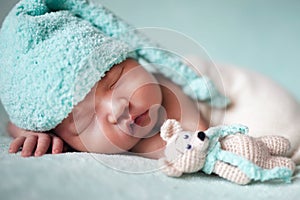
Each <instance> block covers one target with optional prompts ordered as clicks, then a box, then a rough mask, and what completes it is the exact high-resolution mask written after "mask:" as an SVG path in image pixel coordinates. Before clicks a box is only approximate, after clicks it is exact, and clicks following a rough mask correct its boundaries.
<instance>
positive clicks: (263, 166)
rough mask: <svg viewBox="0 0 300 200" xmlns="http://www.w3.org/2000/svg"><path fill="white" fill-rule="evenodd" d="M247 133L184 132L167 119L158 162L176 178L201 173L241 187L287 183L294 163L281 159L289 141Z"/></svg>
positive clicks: (237, 129)
mask: <svg viewBox="0 0 300 200" xmlns="http://www.w3.org/2000/svg"><path fill="white" fill-rule="evenodd" d="M247 132H248V128H247V127H246V126H243V125H230V126H217V127H212V128H209V129H208V130H207V131H205V132H202V131H199V132H197V131H196V132H191V131H184V130H182V128H181V126H180V123H179V122H177V121H176V120H173V119H169V120H167V121H166V122H165V123H164V124H163V126H162V127H161V133H160V134H161V137H162V138H163V140H165V141H166V142H167V145H166V149H165V157H164V158H162V159H160V162H162V164H163V165H164V167H163V168H162V171H163V172H164V173H165V174H167V175H168V176H174V177H179V176H181V175H182V174H183V173H193V172H197V171H199V170H202V171H203V172H204V173H206V174H211V173H215V174H217V175H219V176H220V177H223V178H225V179H227V180H229V181H232V182H235V183H238V184H243V185H244V184H248V183H249V182H250V181H252V180H254V181H258V180H259V181H266V180H271V179H282V180H284V181H286V182H290V181H291V177H292V174H293V172H294V170H295V164H294V162H293V161H292V160H291V159H289V158H287V157H284V154H285V153H286V152H287V151H288V149H289V146H290V143H289V141H288V140H287V139H285V138H283V137H280V136H264V137H260V138H254V137H251V136H249V135H246V133H247Z"/></svg>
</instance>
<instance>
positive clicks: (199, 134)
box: [197, 131, 206, 141]
mask: <svg viewBox="0 0 300 200" xmlns="http://www.w3.org/2000/svg"><path fill="white" fill-rule="evenodd" d="M197 136H198V138H199V139H200V140H201V141H204V139H205V137H206V135H205V133H204V132H203V131H199V132H198V135H197Z"/></svg>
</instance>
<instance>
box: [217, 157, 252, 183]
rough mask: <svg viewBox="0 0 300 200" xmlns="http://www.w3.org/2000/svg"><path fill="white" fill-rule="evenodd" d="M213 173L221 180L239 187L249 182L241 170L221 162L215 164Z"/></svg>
mask: <svg viewBox="0 0 300 200" xmlns="http://www.w3.org/2000/svg"><path fill="white" fill-rule="evenodd" d="M213 172H214V173H215V174H217V175H219V176H220V177H222V178H225V179H227V180H229V181H232V182H235V183H237V184H240V185H245V184H247V183H249V182H250V179H249V178H248V177H247V176H246V175H245V174H244V173H243V172H242V171H241V170H239V169H238V168H237V167H235V166H232V165H229V164H227V163H224V162H222V161H217V162H216V164H215V168H214V171H213Z"/></svg>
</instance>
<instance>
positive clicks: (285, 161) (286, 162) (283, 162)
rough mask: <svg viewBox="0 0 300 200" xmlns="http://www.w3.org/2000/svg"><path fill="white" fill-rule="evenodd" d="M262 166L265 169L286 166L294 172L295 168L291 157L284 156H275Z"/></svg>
mask: <svg viewBox="0 0 300 200" xmlns="http://www.w3.org/2000/svg"><path fill="white" fill-rule="evenodd" d="M262 167H263V168H266V169H272V168H275V167H286V168H288V169H290V170H291V171H292V172H294V171H295V169H296V165H295V163H294V161H293V160H292V159H290V158H286V157H275V156H273V157H272V158H271V159H269V161H268V162H266V163H265V166H262Z"/></svg>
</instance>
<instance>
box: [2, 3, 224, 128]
mask: <svg viewBox="0 0 300 200" xmlns="http://www.w3.org/2000/svg"><path fill="white" fill-rule="evenodd" d="M128 57H132V58H135V59H137V60H138V61H139V60H144V61H146V62H149V63H151V64H153V65H154V66H156V67H157V71H158V72H159V73H162V74H163V75H165V76H166V77H168V78H170V79H171V80H172V81H173V82H175V83H176V84H178V85H180V86H181V87H182V88H183V90H184V92H185V93H186V94H187V95H190V96H191V97H193V98H194V99H197V100H202V101H208V102H209V103H210V104H211V105H213V106H216V107H225V106H226V105H227V104H228V103H229V100H228V99H227V98H226V97H224V96H223V95H222V94H221V93H220V92H219V91H218V90H217V89H216V88H215V86H214V84H213V83H212V82H211V81H210V79H209V78H207V77H205V76H201V77H200V76H199V75H198V74H197V73H196V72H195V71H193V70H192V69H190V68H189V67H188V66H187V65H185V64H184V63H183V62H182V60H181V59H180V58H179V57H178V56H175V55H173V54H171V53H169V52H167V51H164V50H162V49H161V48H159V46H158V45H157V44H155V43H153V42H152V41H150V40H149V39H148V38H147V37H145V36H144V35H143V34H141V33H140V32H138V31H137V30H136V29H134V27H132V26H131V25H129V24H127V23H126V22H124V21H123V20H122V19H120V18H118V17H117V16H115V15H114V14H113V13H112V12H110V11H109V10H107V9H106V8H104V7H103V6H102V5H99V4H97V5H93V4H92V3H89V2H88V1H86V0H21V1H20V2H19V3H18V4H17V5H16V6H15V7H14V8H13V9H12V10H11V12H10V13H9V14H8V16H7V17H6V19H5V20H4V22H3V24H2V27H1V31H0V85H1V87H0V99H1V102H2V104H3V106H4V108H5V110H6V111H7V113H8V115H9V118H10V120H11V121H12V122H13V123H14V124H16V125H17V126H19V127H21V128H24V129H27V130H33V131H47V130H51V129H52V128H54V127H55V126H57V125H58V124H59V123H60V122H61V121H62V120H63V119H64V118H66V117H67V116H68V114H69V113H70V112H71V111H72V109H73V108H74V106H75V105H76V104H78V103H79V102H80V101H82V100H83V99H84V97H85V96H86V95H87V93H88V92H89V91H90V90H91V88H92V87H93V86H94V85H95V83H97V82H98V81H99V80H101V78H102V77H103V76H104V75H105V72H107V71H108V70H109V69H110V68H111V67H112V66H113V65H115V64H117V63H120V62H122V61H123V60H125V59H126V58H128ZM162 66H163V67H162ZM178 74H180V77H178Z"/></svg>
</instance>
